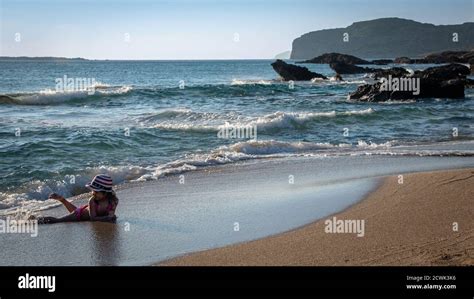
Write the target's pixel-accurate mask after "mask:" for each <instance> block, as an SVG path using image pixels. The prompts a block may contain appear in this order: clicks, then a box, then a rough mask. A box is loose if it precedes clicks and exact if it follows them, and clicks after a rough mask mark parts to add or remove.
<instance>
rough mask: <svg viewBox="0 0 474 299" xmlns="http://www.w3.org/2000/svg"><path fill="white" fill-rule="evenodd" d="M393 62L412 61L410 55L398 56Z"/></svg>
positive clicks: (407, 62) (404, 62)
mask: <svg viewBox="0 0 474 299" xmlns="http://www.w3.org/2000/svg"><path fill="white" fill-rule="evenodd" d="M393 63H399V64H409V63H411V58H409V57H397V58H395V60H394V61H393Z"/></svg>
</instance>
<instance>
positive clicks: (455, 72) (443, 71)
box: [413, 63, 470, 80]
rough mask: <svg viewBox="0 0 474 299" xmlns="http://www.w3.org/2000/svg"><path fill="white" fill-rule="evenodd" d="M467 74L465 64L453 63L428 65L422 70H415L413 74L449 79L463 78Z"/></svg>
mask: <svg viewBox="0 0 474 299" xmlns="http://www.w3.org/2000/svg"><path fill="white" fill-rule="evenodd" d="M469 74H470V70H469V68H468V67H467V66H465V65H462V64H457V63H453V64H448V65H442V66H436V67H430V68H427V69H426V70H423V71H416V72H415V74H414V75H413V76H414V77H419V78H430V79H439V80H449V79H458V78H465V77H466V76H467V75H469Z"/></svg>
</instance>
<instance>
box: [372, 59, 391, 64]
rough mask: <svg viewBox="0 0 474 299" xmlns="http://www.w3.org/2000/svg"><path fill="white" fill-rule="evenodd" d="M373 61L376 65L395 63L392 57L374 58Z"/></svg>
mask: <svg viewBox="0 0 474 299" xmlns="http://www.w3.org/2000/svg"><path fill="white" fill-rule="evenodd" d="M371 62H372V64H376V65H386V64H390V63H393V60H392V59H376V60H372V61H371Z"/></svg>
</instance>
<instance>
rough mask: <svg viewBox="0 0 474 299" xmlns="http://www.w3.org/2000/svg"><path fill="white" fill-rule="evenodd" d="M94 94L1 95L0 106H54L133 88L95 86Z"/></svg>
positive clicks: (67, 92)
mask: <svg viewBox="0 0 474 299" xmlns="http://www.w3.org/2000/svg"><path fill="white" fill-rule="evenodd" d="M94 88H95V90H94V92H91V91H89V90H78V91H56V90H52V89H46V90H42V91H39V92H30V93H17V94H5V95H0V104H15V105H54V104H63V103H67V102H70V101H73V100H79V99H87V98H97V97H101V96H111V95H112V96H113V95H123V94H127V93H129V92H130V91H131V90H132V89H133V88H132V87H131V86H109V85H106V84H103V83H97V84H96V85H94Z"/></svg>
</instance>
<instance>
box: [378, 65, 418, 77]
mask: <svg viewBox="0 0 474 299" xmlns="http://www.w3.org/2000/svg"><path fill="white" fill-rule="evenodd" d="M408 74H409V72H408V71H407V70H406V69H404V68H402V67H392V68H390V69H381V70H377V71H376V72H374V74H373V77H374V78H375V79H378V78H382V77H388V76H392V77H403V76H407V75H408Z"/></svg>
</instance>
